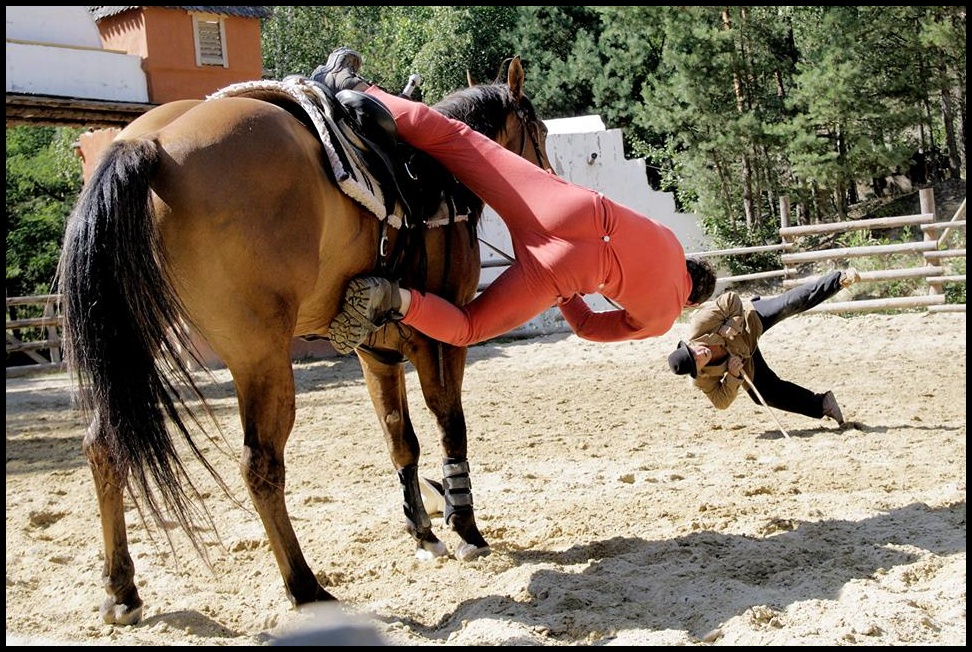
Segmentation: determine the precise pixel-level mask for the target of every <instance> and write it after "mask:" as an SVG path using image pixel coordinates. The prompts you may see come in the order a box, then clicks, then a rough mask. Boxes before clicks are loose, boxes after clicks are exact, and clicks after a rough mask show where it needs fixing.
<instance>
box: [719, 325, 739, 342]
mask: <svg viewBox="0 0 972 652" xmlns="http://www.w3.org/2000/svg"><path fill="white" fill-rule="evenodd" d="M719 335H721V336H722V337H723V338H724V339H727V340H731V339H732V338H734V337H735V336H736V329H735V328H733V327H732V326H730V325H729V324H723V325H722V326H721V327H720V328H719Z"/></svg>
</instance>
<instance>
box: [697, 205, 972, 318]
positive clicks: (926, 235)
mask: <svg viewBox="0 0 972 652" xmlns="http://www.w3.org/2000/svg"><path fill="white" fill-rule="evenodd" d="M918 198H919V206H920V208H919V210H920V213H918V214H916V215H902V216H897V217H880V218H874V219H866V220H849V221H844V222H833V223H828V224H811V225H806V226H790V225H789V205H788V203H787V201H786V199H785V198H784V199H783V200H781V202H780V216H781V217H780V240H781V242H780V244H776V245H766V246H762V247H748V248H745V247H744V248H739V249H724V250H721V251H706V252H699V253H697V254H693V255H697V256H702V257H706V258H715V257H719V256H727V255H746V254H752V253H757V252H761V251H783V252H784V253H782V254H781V255H780V260H781V261H782V263H783V269H781V270H771V271H767V272H759V273H755V274H743V275H738V276H728V277H722V278H720V285H722V286H725V285H730V284H733V283H740V282H744V281H755V280H764V279H771V278H780V279H782V281H781V285H782V288H783V289H788V288H791V287H795V286H797V285H801V284H803V283H807V282H809V281H812V280H815V279H816V276H804V277H799V274H800V271H799V266H800V265H805V264H814V263H822V262H825V261H828V260H850V261H852V260H853V259H854V258H862V257H868V258H875V257H876V258H879V259H880V260H885V261H888V262H887V263H886V264H888V265H891V264H892V261H893V257H894V256H895V255H897V254H914V258H913V260H914V262H915V263H917V266H906V267H900V266H899V267H895V266H889V267H888V268H886V269H876V270H867V271H862V272H861V282H863V283H867V282H879V281H898V280H909V279H916V278H919V279H924V282H925V283H926V284H927V290H926V291H925V292H922V293H918V294H913V295H912V296H905V297H888V298H880V299H858V300H851V301H828V302H826V303H823V304H821V305H819V306H817V307H815V308H812V309H811V310H809V311H808V312H867V311H875V310H895V309H901V308H921V307H924V308H926V309H927V310H928V311H929V312H965V304H964V303H961V304H956V303H953V304H946V303H945V292H944V285H945V284H946V283H965V274H964V273H962V274H952V273H947V271H948V267H947V266H946V265H945V264H944V262H945V261H947V260H950V259H957V258H962V259H964V258H965V248H964V246H963V248H961V249H949V248H943V247H947V245H948V242H949V241H948V237H949V236H950V235H951V234H952V233H955V232H958V231H959V230H961V231H963V232H964V230H965V223H966V220H965V212H966V210H965V200H963V201H962V204H961V205H960V206H959V208H958V210H957V211H956V212H955V215H954V216H953V217H952V219H951V220H949V221H941V222H939V221H936V212H935V196H934V192H933V191H932V189H930V188H927V189H923V190H920V191H919V192H918ZM908 226H917V227H919V228H920V229H921V231H922V233H923V237H922V240H920V241H914V242H899V243H895V244H884V245H867V246H858V247H838V248H831V249H816V250H812V251H802V252H797V251H794V250H795V249H798V248H799V245H800V244H801V239H802V238H805V237H808V236H820V235H828V234H837V233H850V232H852V231H864V230H868V231H880V230H886V229H895V228H902V227H908ZM963 245H964V238H963ZM847 266H853V262H849V263H848V264H847ZM962 268H963V272H964V265H962Z"/></svg>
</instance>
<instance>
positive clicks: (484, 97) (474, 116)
mask: <svg viewBox="0 0 972 652" xmlns="http://www.w3.org/2000/svg"><path fill="white" fill-rule="evenodd" d="M503 68H506V69H507V74H506V79H505V81H504V80H503V78H502V70H503ZM524 77H525V75H524V73H523V64H522V63H521V62H520V57H519V56H516V57H512V58H510V59H507V60H505V61H504V62H503V64H501V66H500V74H499V75H498V76H497V77H496V80H495V81H493V82H491V83H488V84H475V83H473V82H472V78H471V77H469V76H468V75H467V78H468V80H469V87H468V88H464V89H461V90H459V91H456V92H455V93H452V94H450V95H448V96H446V97H445V98H444V99H443V100H442V101H441V102H439V103H438V104H436V105H435V106H434V108H435V109H436V110H437V111H439V112H440V113H443V114H445V115H447V116H449V117H450V118H455V119H457V120H461V121H462V122H465V123H466V124H467V125H469V126H470V127H471V128H472V129H475V130H476V131H478V132H480V133H482V134H484V135H486V136H489V137H490V138H492V139H493V140H495V141H496V142H498V143H499V144H500V145H502V146H503V147H505V148H506V149H508V150H510V151H512V152H516V153H517V154H519V155H520V156H522V157H523V158H525V159H527V160H528V161H530V162H532V163H534V164H536V165H537V166H539V167H541V168H543V169H545V170H550V171H551V172H552V171H553V168H552V167H551V165H550V159H549V158H548V157H547V126H546V125H545V124H544V123H543V120H541V119H540V118H539V117H538V116H537V112H536V109H534V107H533V103H532V102H530V98H528V97H527V96H526V95H525V94H524V93H523V80H524Z"/></svg>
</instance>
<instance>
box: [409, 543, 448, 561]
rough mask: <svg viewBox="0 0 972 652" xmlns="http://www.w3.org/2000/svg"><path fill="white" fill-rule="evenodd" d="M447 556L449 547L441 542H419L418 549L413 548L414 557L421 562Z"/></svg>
mask: <svg viewBox="0 0 972 652" xmlns="http://www.w3.org/2000/svg"><path fill="white" fill-rule="evenodd" d="M448 554H449V547H448V546H446V544H444V543H442V542H441V541H435V542H429V541H421V542H419V544H418V547H417V548H415V556H416V557H417V558H418V559H421V560H422V561H431V560H432V559H435V558H436V557H446V556H448Z"/></svg>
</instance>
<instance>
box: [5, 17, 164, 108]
mask: <svg viewBox="0 0 972 652" xmlns="http://www.w3.org/2000/svg"><path fill="white" fill-rule="evenodd" d="M6 88H7V91H6V92H8V93H29V94H35V95H55V96H60V97H77V98H84V99H95V100H111V101H115V102H140V103H146V102H148V84H147V82H146V79H145V73H144V72H143V71H142V61H141V58H140V57H139V56H138V55H129V54H124V53H122V52H112V51H109V50H104V49H102V47H101V37H100V36H99V35H98V26H97V25H96V24H95V21H94V18H92V17H91V15H90V14H89V13H88V11H87V9H85V8H84V7H73V6H57V7H52V6H46V7H22V6H14V7H7V42H6Z"/></svg>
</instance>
